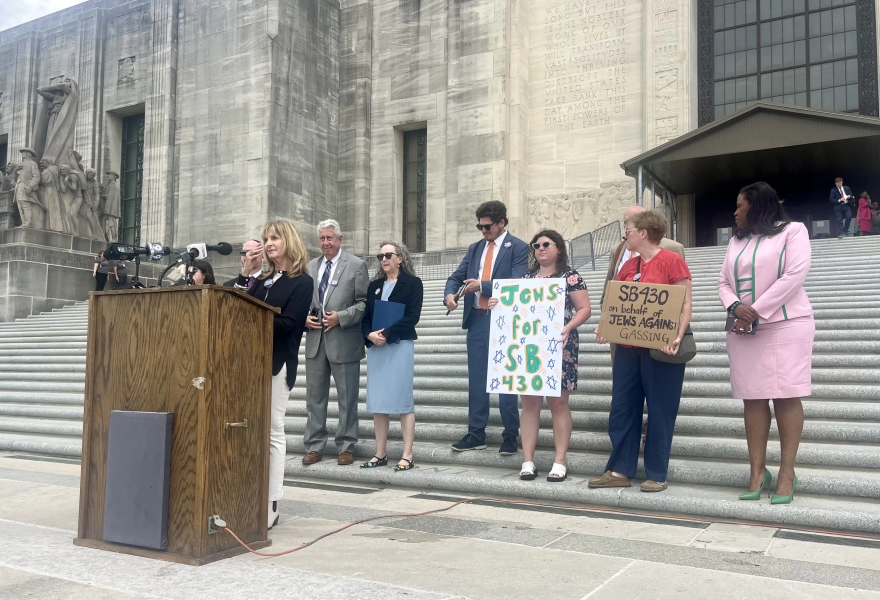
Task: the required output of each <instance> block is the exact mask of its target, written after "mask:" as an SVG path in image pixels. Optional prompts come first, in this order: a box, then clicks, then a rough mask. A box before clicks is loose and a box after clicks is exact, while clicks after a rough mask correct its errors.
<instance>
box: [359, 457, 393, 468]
mask: <svg viewBox="0 0 880 600" xmlns="http://www.w3.org/2000/svg"><path fill="white" fill-rule="evenodd" d="M373 458H375V459H376V460H373ZM373 458H371V459H370V460H368V461H367V462H365V463H364V464H362V465H361V469H372V468H374V467H385V466H388V457H387V456H383V457H382V458H379V457H378V456H375V455H374V456H373Z"/></svg>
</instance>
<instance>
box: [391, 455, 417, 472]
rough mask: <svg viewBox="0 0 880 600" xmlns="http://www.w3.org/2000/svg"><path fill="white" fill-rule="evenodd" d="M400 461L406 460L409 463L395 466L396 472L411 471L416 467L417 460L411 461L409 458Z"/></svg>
mask: <svg viewBox="0 0 880 600" xmlns="http://www.w3.org/2000/svg"><path fill="white" fill-rule="evenodd" d="M400 460H405V461H406V462H407V464H405V465H402V464H400V463H397V465H395V466H394V470H395V471H409V470H410V469H413V468H415V466H416V461H415V459H413V460H410V459H408V458H401V459H400Z"/></svg>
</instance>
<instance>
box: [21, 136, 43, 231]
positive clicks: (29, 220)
mask: <svg viewBox="0 0 880 600" xmlns="http://www.w3.org/2000/svg"><path fill="white" fill-rule="evenodd" d="M35 157H36V154H35V153H34V151H33V150H31V149H30V148H22V149H21V167H20V169H19V171H18V180H17V181H16V183H15V204H16V205H17V206H18V213H19V215H21V226H22V227H33V228H34V229H42V228H43V222H44V211H45V209H46V205H45V204H44V203H43V201H42V199H41V198H40V194H39V189H40V169H39V167H37V163H35V162H34V158H35Z"/></svg>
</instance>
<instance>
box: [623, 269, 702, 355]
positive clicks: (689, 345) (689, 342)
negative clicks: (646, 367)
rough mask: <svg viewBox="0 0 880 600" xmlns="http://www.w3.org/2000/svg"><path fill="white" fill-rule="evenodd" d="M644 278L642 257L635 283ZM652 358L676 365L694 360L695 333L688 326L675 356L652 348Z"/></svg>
mask: <svg viewBox="0 0 880 600" xmlns="http://www.w3.org/2000/svg"><path fill="white" fill-rule="evenodd" d="M641 278H642V257H641V256H640V257H639V262H638V264H637V265H636V275H635V277H633V281H639V280H640V279H641ZM650 352H651V358H653V359H654V360H659V361H660V362H665V363H672V364H674V365H680V364H682V363H686V362H688V361H691V360H693V359H694V357H695V356H696V355H697V342H695V341H694V332H693V331H691V326H690V325H688V326H687V328H686V329H685V330H684V335H682V336H681V343H680V344H679V345H678V352H676V353H675V354H672V355H670V354H666V353H665V352H663V351H662V350H658V349H656V348H651V351H650Z"/></svg>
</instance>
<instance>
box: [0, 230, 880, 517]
mask: <svg viewBox="0 0 880 600" xmlns="http://www.w3.org/2000/svg"><path fill="white" fill-rule="evenodd" d="M687 255H688V264H689V265H690V267H691V270H692V273H693V275H694V318H693V330H694V335H695V338H696V341H697V346H698V349H699V351H700V353H699V355H698V356H697V358H696V359H695V360H694V361H692V362H691V363H690V364H689V366H688V369H687V375H686V378H685V383H684V390H683V392H682V402H681V410H680V413H679V417H678V422H677V425H676V435H675V438H674V440H673V448H672V459H671V461H670V469H669V475H668V478H669V481H670V484H671V485H670V489H669V490H668V491H667V492H664V493H662V494H641V493H639V490H638V488H637V487H633V488H629V489H623V490H621V489H618V490H589V489H588V488H587V486H586V480H587V478H588V477H592V476H595V475H597V474H600V473H601V472H602V470H603V468H604V465H605V462H606V460H607V456H608V453H609V451H610V443H609V440H608V436H607V433H606V432H607V415H608V410H609V406H610V391H611V364H610V356H609V354H608V349H607V346H599V345H597V344H595V336H594V335H593V334H592V331H593V329H594V327H595V323H596V322H597V318H598V312H599V306H598V300H599V297H600V295H601V288H602V284H603V272H601V271H596V272H591V271H582V273H581V274H582V275H583V276H584V279H585V280H586V281H587V285H588V288H589V291H590V296H591V301H592V302H593V313H594V315H595V316H593V317H592V318H591V319H590V320H589V321H588V323H587V324H586V325H585V326H583V327H582V328H581V330H580V335H581V356H580V364H581V369H580V379H579V389H578V391H577V392H576V393H575V394H574V395H572V397H571V407H572V412H573V416H574V433H573V435H572V441H571V452H570V454H569V459H568V465H569V474H570V478H569V480H568V481H566V482H563V483H547V482H545V481H543V478H539V480H538V481H535V482H522V481H520V480H519V478H518V471H519V467H520V463H521V460H522V455H521V454H520V455H519V456H514V457H501V456H499V455H498V452H497V447H498V445H499V444H500V441H501V439H500V437H501V423H500V416H499V415H498V412H497V410H496V409H494V408H493V411H492V413H491V414H490V423H489V429H488V439H489V444H490V446H489V448H488V449H487V450H484V451H477V452H467V453H461V454H459V453H455V452H452V451H451V449H450V447H449V446H450V444H451V443H452V442H454V441H457V440H458V439H459V438H460V437H461V436H462V435H463V434H464V433H465V431H466V422H467V365H466V358H465V356H466V355H465V336H464V331H463V330H462V329H461V327H460V325H461V313H460V312H458V313H455V314H453V315H450V316H449V317H446V316H445V308H443V307H442V305H441V299H442V286H443V283H444V282H442V281H426V282H425V298H426V301H425V307H424V309H423V313H422V321H421V323H420V325H419V336H420V337H419V340H418V341H417V342H416V379H415V394H416V422H417V425H416V447H415V460H416V463H417V465H418V466H419V468H417V469H415V470H413V471H409V472H406V473H393V472H392V471H391V469H373V470H365V469H358V468H357V467H356V466H355V467H340V466H337V465H336V463H335V460H330V459H331V458H333V457H331V456H328V457H327V460H325V461H323V462H321V463H318V464H317V465H314V466H311V467H303V466H302V465H301V464H300V461H299V460H298V457H299V456H301V454H302V452H303V445H302V432H303V430H304V428H305V420H306V403H305V368H304V366H303V365H301V366H300V369H299V374H298V379H297V385H296V387H295V388H294V390H293V391H292V392H291V401H290V404H289V406H288V410H287V419H286V429H287V433H288V451H289V452H290V453H292V454H293V455H294V456H291V460H290V461H289V462H288V465H287V473H288V475H293V476H307V477H317V478H326V479H332V480H337V481H354V482H371V483H374V484H375V483H380V484H397V485H405V486H413V487H430V488H437V489H445V490H449V491H452V492H457V493H460V494H475V493H479V494H489V495H495V494H498V495H500V494H505V495H513V496H520V497H527V498H541V499H548V500H557V501H567V502H576V503H581V504H590V505H610V506H615V507H619V508H626V509H638V510H650V511H664V512H675V513H683V514H691V515H705V516H711V517H715V518H725V519H740V520H751V521H762V522H776V523H785V524H788V525H797V526H803V527H818V528H822V529H844V530H855V531H864V532H872V533H880V503H878V502H877V499H878V498H880V267H878V263H877V258H878V257H880V237H878V238H870V237H869V238H856V239H846V240H836V239H834V240H820V241H815V242H813V267H812V270H811V272H810V276H809V278H808V279H807V291H808V294H809V296H810V299H811V300H812V303H813V307H814V309H815V316H816V329H817V331H816V341H815V345H814V351H813V397H812V398H810V399H808V400H807V401H806V402H805V412H806V419H807V421H806V425H805V428H804V435H803V442H802V444H801V448H800V452H799V456H798V463H799V464H798V478H799V480H800V485H799V487H798V494H797V497H796V501H795V504H793V505H792V506H783V507H771V506H770V505H769V502H768V501H767V500H766V498H765V499H762V500H761V501H760V502H739V501H738V500H737V496H738V494H739V493H740V492H741V491H743V489H744V488H745V487H746V485H747V482H748V455H747V449H746V442H745V435H744V426H743V421H742V402H741V401H740V400H734V399H732V398H731V397H730V385H729V379H728V363H727V355H726V352H725V346H724V339H725V333H724V332H723V325H724V313H723V312H722V309H721V307H720V304H719V301H718V296H717V291H716V281H717V277H718V272H719V269H720V265H721V261H722V258H723V256H724V248H700V249H692V250H689V251H688V253H687ZM87 311H88V307H87V306H86V305H85V304H77V305H73V306H69V307H65V308H63V309H60V310H56V311H53V312H52V313H45V314H42V315H39V316H32V317H30V318H28V319H23V320H20V321H17V322H15V323H4V324H0V365H2V366H0V449H2V450H15V451H22V452H34V453H42V454H54V455H65V456H79V454H80V436H81V433H82V402H83V388H84V383H83V380H84V375H83V374H84V372H85V351H86V350H85V349H86V318H87ZM301 362H302V363H304V361H301ZM365 387H366V363H364V366H363V367H362V373H361V390H362V391H361V402H362V403H363V402H365V391H364V390H365ZM333 400H335V391H331V407H330V410H329V413H330V415H331V422H330V423H329V424H328V425H329V429H330V430H331V436H332V434H333V431H334V430H335V422H333V421H332V419H333V418H334V417H335V416H336V415H337V409H336V406H335V405H333V404H332V401H333ZM494 406H497V402H496V401H495V399H494V397H493V407H494ZM370 417H371V416H370V415H369V414H368V413H367V411H366V407H365V405H363V404H362V406H361V423H360V434H361V439H362V442H361V443H359V444H358V448H357V454H358V455H359V456H360V457H363V458H364V460H366V459H367V458H368V457H369V456H371V455H372V453H373V451H374V449H375V447H374V444H373V442H372V439H371V437H372V434H373V428H372V420H371V418H370ZM542 427H543V429H542V431H541V435H540V438H539V446H540V447H539V452H538V457H537V459H536V462H537V464H538V468H539V470H540V472H541V474H542V475H544V474H546V473H547V471H548V470H549V467H550V465H551V463H552V458H553V453H552V433H551V428H550V427H551V423H550V415H549V412H548V411H545V414H544V415H543V419H542ZM391 438H392V443H391V444H390V448H389V450H390V451H389V457H390V458H396V457H399V455H400V449H401V444H400V430H399V425H396V424H394V423H393V422H392V427H391ZM768 458H769V461H770V469H771V471H772V472H774V474H775V472H776V466H777V461H778V459H779V445H778V441H777V439H776V431H775V427H774V430H773V431H772V432H771V442H770V446H769V448H768ZM640 475H641V472H640Z"/></svg>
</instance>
